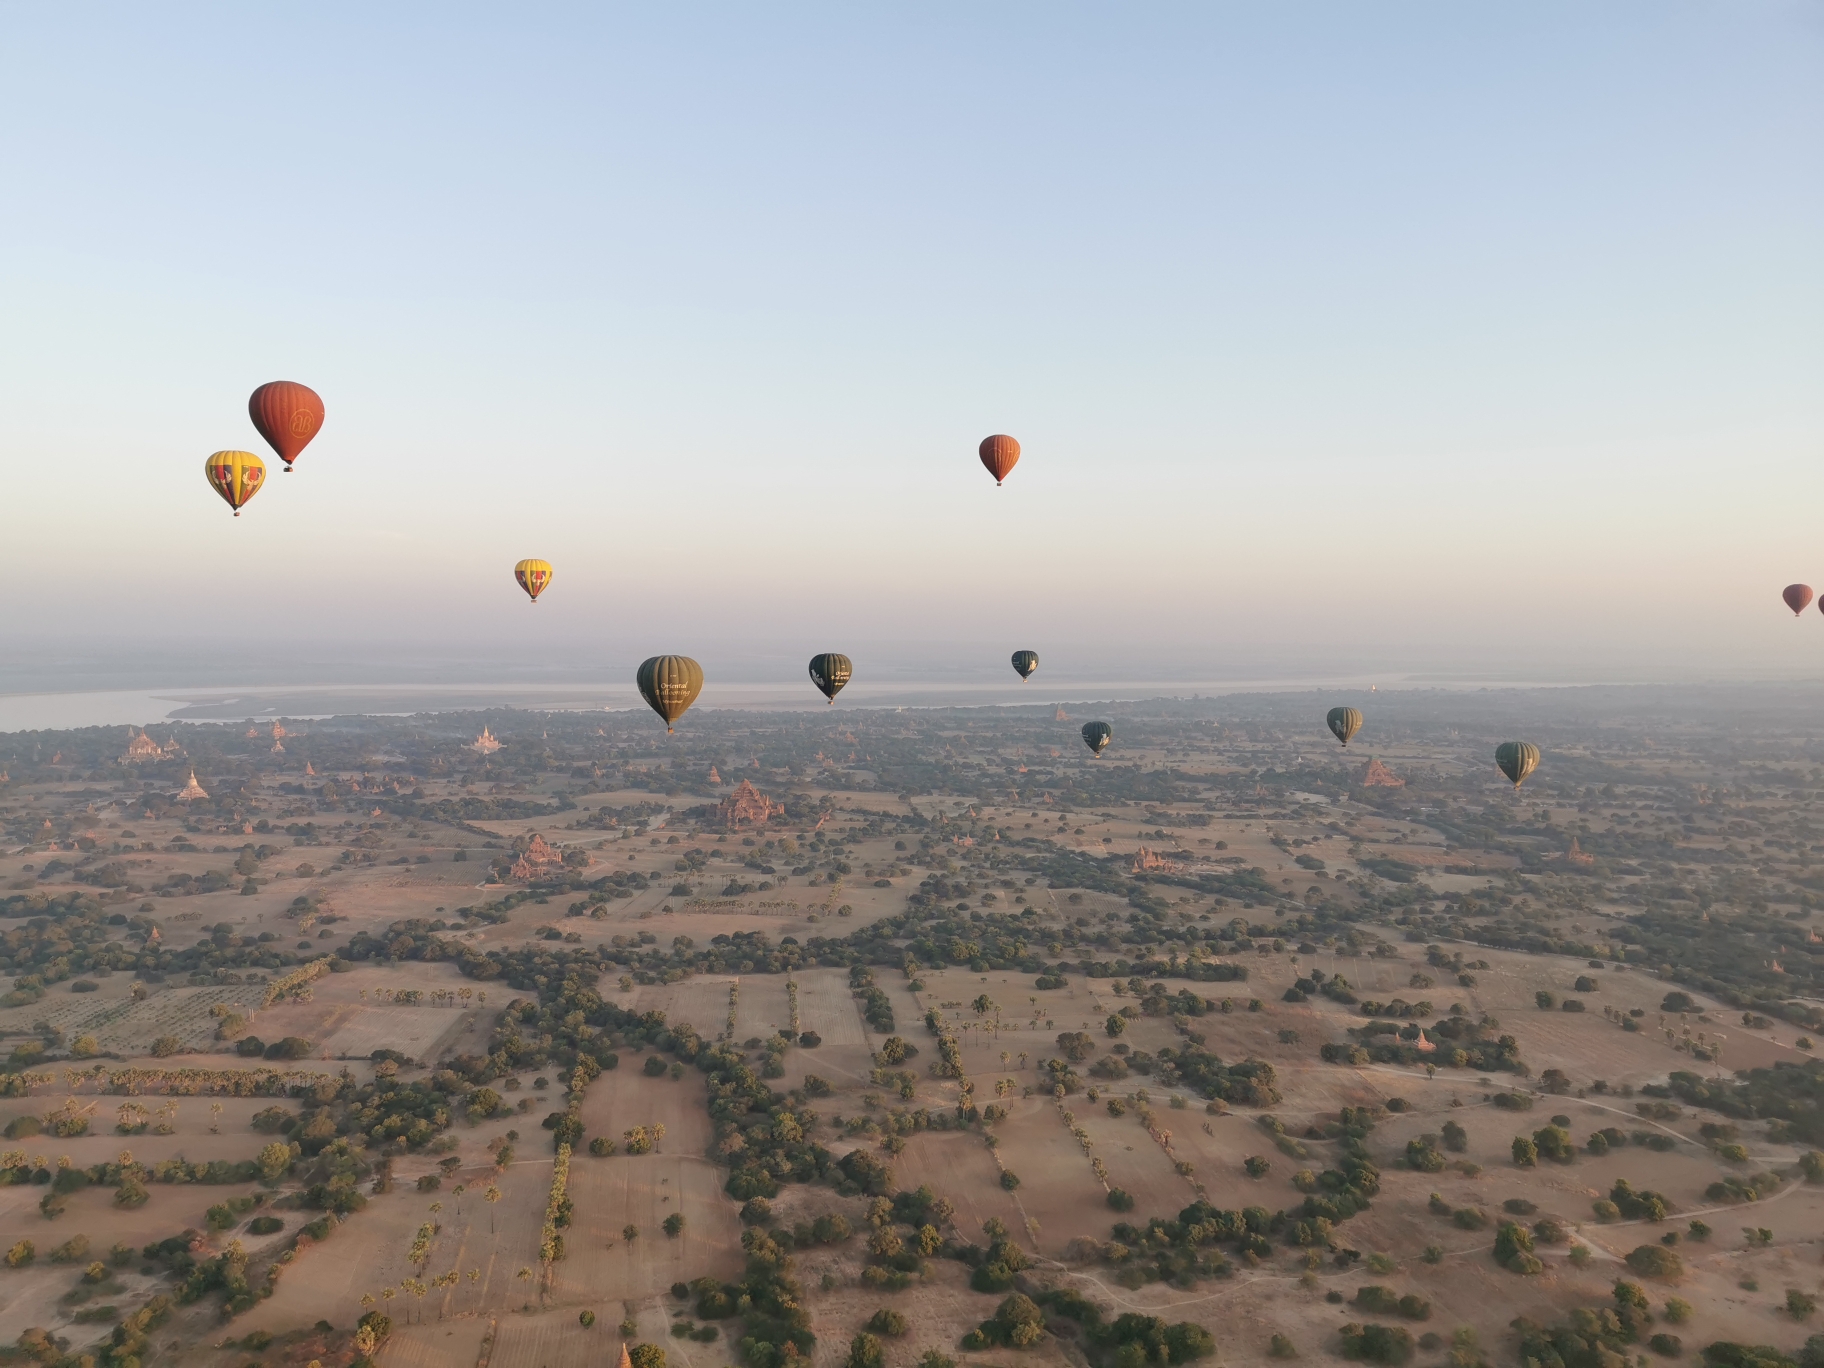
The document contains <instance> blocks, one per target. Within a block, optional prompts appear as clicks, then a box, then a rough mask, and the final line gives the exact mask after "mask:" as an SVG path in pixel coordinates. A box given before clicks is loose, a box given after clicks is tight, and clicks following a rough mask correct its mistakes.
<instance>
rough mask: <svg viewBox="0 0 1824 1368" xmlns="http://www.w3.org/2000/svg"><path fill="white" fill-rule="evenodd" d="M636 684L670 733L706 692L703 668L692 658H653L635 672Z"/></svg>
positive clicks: (642, 696) (671, 656) (641, 695)
mask: <svg viewBox="0 0 1824 1368" xmlns="http://www.w3.org/2000/svg"><path fill="white" fill-rule="evenodd" d="M633 682H634V683H635V684H637V685H638V686H639V690H640V697H641V698H643V699H645V700H646V704H647V706H648V707H650V708H651V709H652V710H653V711H654V712H656V713H657V714H658V715H659V716H660V717H662V718H664V719H665V730H666V731H670V730H671V724H672V723H673V722H676V721H677V720H678V719H679V718H680V717H682V716H684V714H685V712H686V711H687V710H688V709H689V708H690V705H691V704H692V703H695V702H696V701H697V695H698V694H700V693H702V692H703V667H702V666H701V665H699V664H697V662H696V661H694V660H692V659H691V658H690V657H689V656H675V655H663V656H653V657H652V658H651V659H650V660H646V661H643V662H642V663H641V665H640V668H639V669H638V670H636V671H635V672H634V676H633Z"/></svg>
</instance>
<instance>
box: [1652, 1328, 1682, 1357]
mask: <svg viewBox="0 0 1824 1368" xmlns="http://www.w3.org/2000/svg"><path fill="white" fill-rule="evenodd" d="M1647 1348H1649V1349H1651V1350H1652V1351H1653V1352H1654V1353H1656V1354H1663V1355H1665V1356H1666V1357H1667V1358H1677V1357H1678V1356H1679V1355H1680V1354H1682V1353H1684V1352H1685V1342H1684V1341H1683V1340H1681V1339H1680V1338H1679V1337H1678V1336H1677V1335H1667V1334H1663V1333H1662V1334H1658V1335H1655V1336H1653V1338H1652V1339H1650V1340H1648V1341H1647Z"/></svg>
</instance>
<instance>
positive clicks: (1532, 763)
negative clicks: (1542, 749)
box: [1495, 741, 1539, 788]
mask: <svg viewBox="0 0 1824 1368" xmlns="http://www.w3.org/2000/svg"><path fill="white" fill-rule="evenodd" d="M1495 764H1496V765H1497V766H1499V767H1500V770H1501V773H1503V774H1505V775H1506V776H1507V777H1508V778H1509V779H1512V780H1513V781H1514V787H1515V788H1519V787H1520V785H1521V784H1523V783H1525V782H1526V776H1527V775H1529V774H1531V773H1532V772H1533V771H1534V770H1536V769H1538V768H1539V747H1537V746H1535V745H1534V744H1533V743H1532V742H1531V741H1503V742H1502V743H1501V744H1500V745H1498V746H1496V747H1495Z"/></svg>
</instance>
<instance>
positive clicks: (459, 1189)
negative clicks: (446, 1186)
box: [450, 1183, 469, 1216]
mask: <svg viewBox="0 0 1824 1368" xmlns="http://www.w3.org/2000/svg"><path fill="white" fill-rule="evenodd" d="M468 1190H469V1185H468V1184H467V1183H458V1184H456V1186H455V1187H453V1188H451V1189H450V1194H451V1195H452V1196H453V1197H455V1199H456V1214H457V1215H458V1216H460V1215H462V1194H463V1193H465V1192H467V1191H468Z"/></svg>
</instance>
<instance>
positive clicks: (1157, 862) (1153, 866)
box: [1134, 846, 1184, 874]
mask: <svg viewBox="0 0 1824 1368" xmlns="http://www.w3.org/2000/svg"><path fill="white" fill-rule="evenodd" d="M1183 868H1184V866H1183V865H1181V864H1179V863H1178V861H1176V860H1168V859H1166V858H1165V856H1163V855H1161V854H1160V853H1159V852H1158V851H1156V850H1148V849H1147V848H1146V847H1145V846H1141V847H1140V849H1139V850H1137V851H1135V852H1134V873H1136V874H1146V873H1149V872H1151V873H1158V874H1176V873H1178V872H1179V871H1180V870H1181V869H1183Z"/></svg>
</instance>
